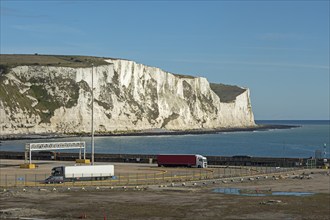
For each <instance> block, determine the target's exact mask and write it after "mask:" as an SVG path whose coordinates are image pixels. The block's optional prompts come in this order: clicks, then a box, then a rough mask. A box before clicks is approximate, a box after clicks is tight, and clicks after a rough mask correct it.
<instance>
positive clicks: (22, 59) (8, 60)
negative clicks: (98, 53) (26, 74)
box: [0, 54, 109, 70]
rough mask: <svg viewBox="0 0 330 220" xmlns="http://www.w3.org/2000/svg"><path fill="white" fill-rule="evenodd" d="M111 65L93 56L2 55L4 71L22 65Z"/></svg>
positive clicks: (1, 61)
mask: <svg viewBox="0 0 330 220" xmlns="http://www.w3.org/2000/svg"><path fill="white" fill-rule="evenodd" d="M92 64H94V66H100V65H106V64H109V63H107V62H106V61H104V58H101V57H93V56H69V55H67V56H64V55H39V54H34V55H33V54H0V65H1V67H2V69H5V70H6V69H7V68H12V67H16V66H22V65H28V66H29V65H31V66H38V65H40V66H61V67H72V68H79V67H91V66H92Z"/></svg>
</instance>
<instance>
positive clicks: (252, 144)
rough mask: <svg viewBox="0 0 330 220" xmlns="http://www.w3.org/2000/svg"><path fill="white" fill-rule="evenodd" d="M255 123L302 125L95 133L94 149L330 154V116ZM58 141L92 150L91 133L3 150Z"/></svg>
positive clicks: (6, 145) (7, 147) (7, 145)
mask: <svg viewBox="0 0 330 220" xmlns="http://www.w3.org/2000/svg"><path fill="white" fill-rule="evenodd" d="M256 123H257V124H280V125H297V126H300V127H297V128H291V129H274V130H268V131H244V132H220V133H217V134H196V135H172V136H168V135H156V136H122V137H108V136H107V137H105V136H102V137H95V153H113V154H201V155H205V156H213V155H216V156H234V155H249V156H255V157H287V158H289V157H291V158H308V157H314V156H315V151H320V152H321V153H322V157H327V158H330V154H329V152H330V147H329V139H330V137H329V136H330V134H329V133H330V122H329V121H328V120H326V121H256ZM59 141H85V142H86V144H87V151H88V152H90V145H91V144H90V143H91V138H90V137H70V138H56V139H35V140H12V141H2V142H1V146H0V150H1V151H22V152H23V151H24V146H25V144H26V143H35V142H59ZM324 152H325V154H324Z"/></svg>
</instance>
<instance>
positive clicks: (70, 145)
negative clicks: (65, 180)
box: [25, 141, 86, 164]
mask: <svg viewBox="0 0 330 220" xmlns="http://www.w3.org/2000/svg"><path fill="white" fill-rule="evenodd" d="M63 149H66V150H67V149H79V159H81V150H82V149H83V150H84V152H83V153H84V159H86V144H85V142H84V141H77V142H49V143H27V144H25V162H26V161H27V160H29V164H31V161H32V151H47V150H63Z"/></svg>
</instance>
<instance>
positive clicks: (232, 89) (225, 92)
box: [210, 83, 246, 103]
mask: <svg viewBox="0 0 330 220" xmlns="http://www.w3.org/2000/svg"><path fill="white" fill-rule="evenodd" d="M210 87H211V89H212V90H213V92H215V94H217V95H218V96H219V98H220V100H221V102H226V103H229V102H234V101H235V99H236V97H237V96H239V95H240V94H242V93H243V92H245V91H246V89H242V88H240V87H238V86H231V85H224V84H216V83H210Z"/></svg>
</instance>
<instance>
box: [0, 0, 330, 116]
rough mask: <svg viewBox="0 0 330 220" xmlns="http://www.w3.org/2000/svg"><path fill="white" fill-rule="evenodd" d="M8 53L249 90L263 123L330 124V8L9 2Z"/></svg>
mask: <svg viewBox="0 0 330 220" xmlns="http://www.w3.org/2000/svg"><path fill="white" fill-rule="evenodd" d="M1 53H9V54H11V53H16V54H20V53H24V54H25V53H27V54H31V53H40V54H67V55H95V56H105V57H119V58H125V59H129V60H134V61H136V62H139V63H143V64H146V65H150V66H157V67H160V68H161V69H164V70H167V71H170V72H173V73H180V74H188V75H194V76H203V77H206V78H207V79H209V81H211V82H216V83H225V84H232V85H240V86H244V87H248V88H250V90H251V99H252V107H253V111H254V113H255V118H256V119H329V114H330V113H329V84H330V82H329V1H315V0H311V1H299V0H297V1H265V2H261V1H234V2H231V1H180V2H174V1H157V2H153V1H140V2H136V1H125V2H119V1H118V2H116V1H69V2H68V1H6V0H1Z"/></svg>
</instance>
